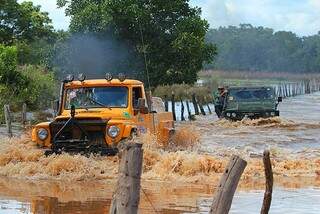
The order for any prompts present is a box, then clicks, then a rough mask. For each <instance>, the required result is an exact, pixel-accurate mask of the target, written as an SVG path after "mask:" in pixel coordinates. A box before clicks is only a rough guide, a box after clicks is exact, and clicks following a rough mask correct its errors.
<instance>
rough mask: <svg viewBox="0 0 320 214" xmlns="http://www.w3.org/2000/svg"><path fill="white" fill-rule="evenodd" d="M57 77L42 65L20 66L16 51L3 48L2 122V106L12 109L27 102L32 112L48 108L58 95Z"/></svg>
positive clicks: (0, 64)
mask: <svg viewBox="0 0 320 214" xmlns="http://www.w3.org/2000/svg"><path fill="white" fill-rule="evenodd" d="M55 85H56V82H55V80H54V76H53V73H52V72H49V71H47V70H46V69H45V68H44V67H41V66H32V65H29V66H22V67H17V49H16V47H14V46H8V47H6V46H3V45H0V109H1V110H0V120H1V121H3V110H2V108H3V105H4V104H9V105H10V106H11V109H12V110H15V109H19V110H20V108H21V107H20V106H21V105H22V104H23V103H26V104H27V105H28V107H29V108H31V109H34V110H36V109H41V108H44V107H48V104H49V102H48V101H50V100H53V99H54V96H55Z"/></svg>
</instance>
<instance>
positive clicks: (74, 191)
mask: <svg viewBox="0 0 320 214" xmlns="http://www.w3.org/2000/svg"><path fill="white" fill-rule="evenodd" d="M319 107H320V94H319V93H318V94H312V95H307V96H300V97H296V98H292V99H287V100H285V101H284V102H283V103H282V104H280V110H281V117H280V118H273V119H261V120H244V121H241V122H235V123H231V122H228V121H225V120H218V119H217V118H216V117H215V116H214V115H210V116H207V117H199V118H198V119H197V121H195V122H192V123H190V122H185V123H179V124H178V126H177V128H178V130H179V131H178V132H177V135H176V136H175V139H174V142H175V144H176V145H177V144H178V146H172V145H171V146H169V148H159V147H157V146H156V145H155V144H154V139H153V137H152V136H144V137H143V138H142V139H139V140H140V141H141V142H143V143H144V149H145V153H144V167H143V169H144V174H143V182H142V187H143V191H141V203H140V212H141V213H206V212H207V211H208V209H209V205H210V203H211V197H212V194H213V191H214V189H215V186H216V185H217V182H218V180H219V177H220V175H221V172H222V170H223V168H224V166H225V164H226V163H227V161H228V158H229V156H230V155H231V154H238V155H240V156H242V157H243V158H245V159H246V160H247V161H248V166H247V168H246V170H245V173H244V175H243V177H242V180H241V182H240V185H239V189H238V190H239V191H238V192H237V195H236V196H235V199H234V203H233V206H232V213H257V212H258V211H259V209H260V206H261V205H260V204H261V203H262V199H261V198H262V197H263V188H264V182H263V176H264V175H263V166H262V162H261V152H262V151H263V149H265V148H269V149H270V150H271V155H272V160H273V167H274V174H275V186H276V190H275V195H274V198H275V199H274V201H273V203H272V209H271V211H272V212H271V213H316V211H317V210H318V209H319V207H317V202H318V201H319V199H320V193H319V187H320V177H319V175H320V144H319V140H320V139H319V138H320V134H319V133H320V132H319V131H320V111H319V109H320V108H319ZM0 141H1V143H0V176H1V178H0V213H108V210H109V206H110V201H111V198H112V192H113V189H114V184H115V178H116V177H117V165H118V159H117V157H83V156H70V155H67V154H64V155H60V156H51V157H45V156H44V155H43V152H42V151H41V150H40V149H37V148H36V147H35V146H34V145H33V144H32V143H30V138H29V137H28V136H23V137H22V138H21V139H12V140H11V141H9V140H6V139H2V140H0ZM293 201H294V206H293V205H290V204H292V202H293Z"/></svg>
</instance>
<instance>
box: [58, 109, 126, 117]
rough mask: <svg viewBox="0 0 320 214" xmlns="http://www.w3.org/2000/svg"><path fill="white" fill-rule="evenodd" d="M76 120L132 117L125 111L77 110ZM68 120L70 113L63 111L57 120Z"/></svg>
mask: <svg viewBox="0 0 320 214" xmlns="http://www.w3.org/2000/svg"><path fill="white" fill-rule="evenodd" d="M75 117H76V118H81V119H84V118H99V119H112V120H128V119H131V118H132V115H131V114H130V112H129V111H128V110H127V109H111V110H109V109H108V110H106V109H88V110H86V109H77V110H76V115H75ZM64 118H70V111H69V110H65V111H63V112H62V114H61V115H60V116H58V117H57V119H64Z"/></svg>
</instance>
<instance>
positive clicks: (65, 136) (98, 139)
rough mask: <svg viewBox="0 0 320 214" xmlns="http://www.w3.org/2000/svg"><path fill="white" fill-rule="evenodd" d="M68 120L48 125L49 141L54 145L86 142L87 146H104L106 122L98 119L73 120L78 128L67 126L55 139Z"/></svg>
mask: <svg viewBox="0 0 320 214" xmlns="http://www.w3.org/2000/svg"><path fill="white" fill-rule="evenodd" d="M67 121H68V119H62V120H61V119H60V120H56V121H54V122H52V123H51V124H50V132H51V141H52V142H53V141H54V140H55V141H56V142H54V143H57V142H59V143H70V144H71V143H73V142H84V141H85V142H86V146H87V145H105V143H106V142H105V133H106V125H107V122H108V121H107V120H101V119H98V118H90V119H88V118H86V119H75V121H77V122H78V124H79V126H80V128H81V129H82V130H83V131H84V132H85V133H86V134H87V135H88V136H86V134H84V133H83V131H82V130H81V129H80V128H79V127H77V126H76V125H68V126H67V127H65V128H64V129H63V131H62V132H61V133H60V134H59V135H58V136H57V137H56V139H55V136H56V135H57V134H58V132H59V131H60V130H61V129H62V127H63V126H64V125H65V124H66V122H67Z"/></svg>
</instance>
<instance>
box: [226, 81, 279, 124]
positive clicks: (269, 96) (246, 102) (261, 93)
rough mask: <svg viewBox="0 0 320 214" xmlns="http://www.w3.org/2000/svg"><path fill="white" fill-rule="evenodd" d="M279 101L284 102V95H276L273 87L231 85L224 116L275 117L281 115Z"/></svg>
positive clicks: (231, 117) (236, 118)
mask: <svg viewBox="0 0 320 214" xmlns="http://www.w3.org/2000/svg"><path fill="white" fill-rule="evenodd" d="M279 102H282V97H276V94H275V91H274V89H273V87H230V88H229V89H228V92H227V95H226V97H225V102H224V106H223V116H224V117H225V118H226V119H230V120H242V119H243V118H244V117H248V118H250V119H256V118H267V117H275V116H279V115H280V113H279V110H278V105H279Z"/></svg>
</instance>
